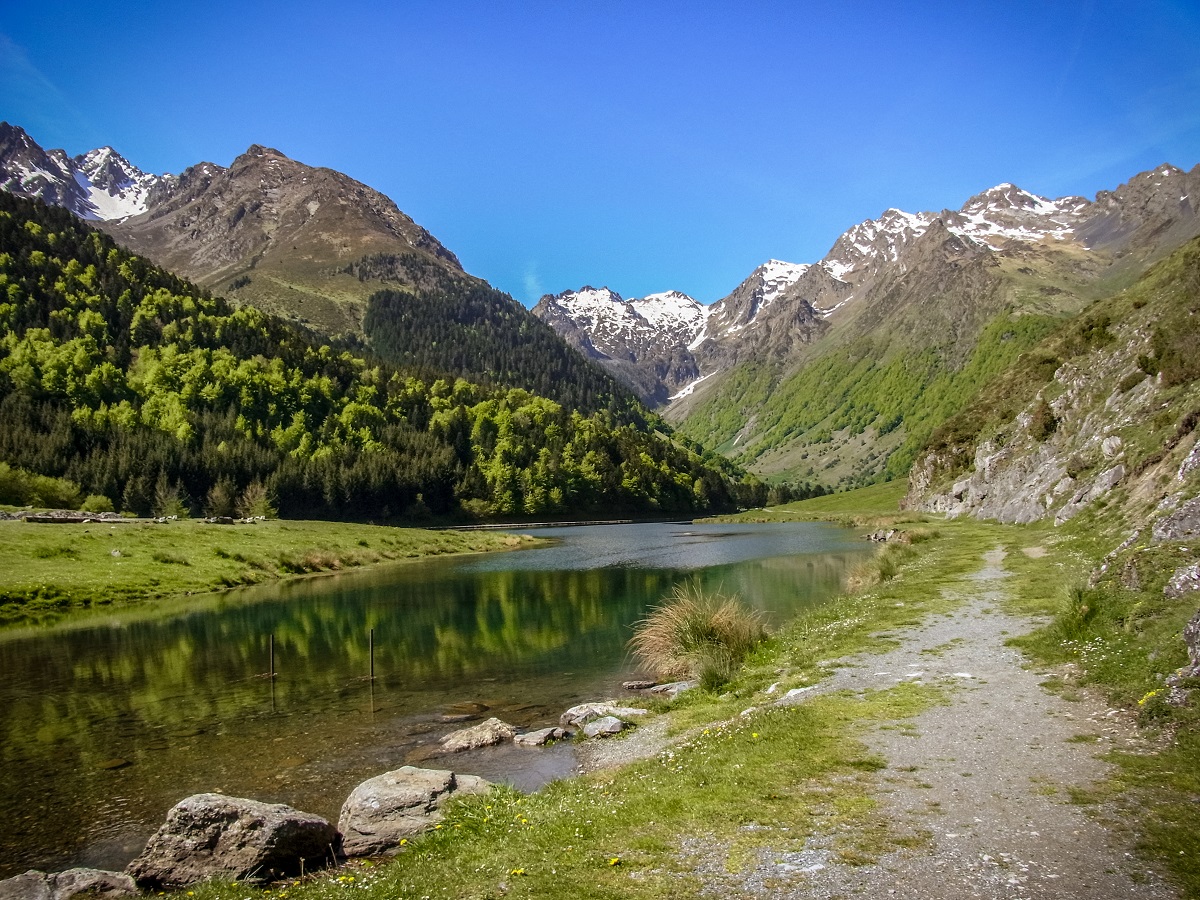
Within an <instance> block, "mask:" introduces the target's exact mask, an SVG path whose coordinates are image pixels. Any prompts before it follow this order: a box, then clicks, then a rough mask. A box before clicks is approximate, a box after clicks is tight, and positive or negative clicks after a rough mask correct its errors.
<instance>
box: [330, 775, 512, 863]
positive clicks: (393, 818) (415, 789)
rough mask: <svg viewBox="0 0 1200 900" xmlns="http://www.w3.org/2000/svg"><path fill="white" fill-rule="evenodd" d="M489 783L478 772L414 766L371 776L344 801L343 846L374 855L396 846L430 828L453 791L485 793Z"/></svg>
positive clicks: (345, 849) (354, 853) (358, 853)
mask: <svg viewBox="0 0 1200 900" xmlns="http://www.w3.org/2000/svg"><path fill="white" fill-rule="evenodd" d="M491 786H492V785H491V782H489V781H485V780H484V779H482V778H480V777H479V776H477V775H455V774H454V773H453V772H446V771H441V770H438V769H418V768H415V767H414V766H404V767H403V768H400V769H396V770H395V771H393V772H386V773H384V774H383V775H377V776H375V777H374V778H370V779H368V780H367V781H364V782H363V783H362V784H360V785H359V786H358V787H356V788H355V789H354V791H353V793H351V794H350V796H349V797H347V798H346V802H345V803H343V804H342V813H341V815H340V816H339V817H338V830H339V831H340V832H341V833H342V852H343V853H345V854H346V856H375V855H378V854H380V853H388V852H389V851H392V850H395V849H396V848H397V847H398V846H399V845H400V841H401V839H403V838H406V837H408V836H410V835H413V834H418V833H419V832H422V831H426V830H428V829H430V828H432V827H433V826H434V825H435V824H436V823H437V822H438V820H440V819H441V818H442V805H443V804H444V803H445V802H446V801H447V800H448V799H449V798H450V797H451V796H452V795H453V794H456V793H459V794H482V793H484V792H485V791H487V790H488V789H489V788H491Z"/></svg>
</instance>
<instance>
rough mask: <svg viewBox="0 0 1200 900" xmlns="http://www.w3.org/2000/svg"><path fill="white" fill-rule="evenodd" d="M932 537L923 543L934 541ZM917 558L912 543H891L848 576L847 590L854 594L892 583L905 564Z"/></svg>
mask: <svg viewBox="0 0 1200 900" xmlns="http://www.w3.org/2000/svg"><path fill="white" fill-rule="evenodd" d="M932 537H933V536H931V535H926V536H924V537H923V538H922V542H923V541H926V540H932ZM914 556H916V551H915V550H913V548H912V545H911V544H910V543H895V544H893V543H889V544H885V545H884V548H883V549H882V550H881V551H880V552H879V553H878V554H876V555H875V556H873V557H872V558H871V559H868V560H866V561H865V562H861V563H859V564H858V565H857V566H855V567H854V568H853V569H851V570H850V572H849V574H848V575H847V576H846V590H848V591H849V592H850V593H852V594H857V593H859V592H861V591H865V590H868V589H869V588H872V587H874V586H875V585H877V584H882V583H883V582H885V581H891V580H892V579H893V578H895V577H896V576H897V575H899V574H900V569H901V568H902V567H903V566H904V564H905V563H906V562H907V561H908V560H910V559H912V558H913V557H914Z"/></svg>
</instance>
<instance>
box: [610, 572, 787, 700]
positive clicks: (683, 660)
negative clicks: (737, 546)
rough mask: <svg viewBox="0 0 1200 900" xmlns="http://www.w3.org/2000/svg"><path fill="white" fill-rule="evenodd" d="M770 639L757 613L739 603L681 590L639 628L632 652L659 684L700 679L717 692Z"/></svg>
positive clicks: (690, 586)
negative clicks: (660, 680) (678, 679)
mask: <svg viewBox="0 0 1200 900" xmlns="http://www.w3.org/2000/svg"><path fill="white" fill-rule="evenodd" d="M765 637H766V629H765V628H764V626H763V623H762V619H761V617H760V616H759V614H758V613H757V612H755V611H754V610H751V609H748V608H747V607H746V606H745V605H744V604H743V603H742V602H741V601H740V600H738V599H737V598H736V597H726V596H724V595H722V594H716V593H712V594H706V593H705V592H704V590H703V588H701V587H700V586H699V585H698V584H694V583H693V584H685V585H677V586H676V587H675V589H674V590H673V591H672V593H671V596H670V597H669V598H668V599H667V600H666V601H665V602H664V603H663V604H662V605H661V606H659V607H657V608H656V609H654V610H653V611H652V612H651V613H650V615H648V616H647V617H646V618H645V619H643V620H642V621H641V622H639V623H638V624H637V625H636V627H635V631H634V635H633V638H632V639H631V640H630V641H629V647H630V649H631V650H632V651H633V654H634V656H636V657H637V658H638V659H639V660H641V662H642V663H643V664H645V665H646V667H647V668H649V669H650V670H652V671H653V672H654V673H655V674H656V675H657V676H659V677H660V678H689V677H690V678H698V679H700V683H701V685H702V686H703V687H705V688H706V689H708V690H715V689H716V688H719V687H720V686H721V685H723V684H725V683H726V682H728V681H729V680H730V679H731V678H732V677H733V675H734V673H735V672H736V671H737V670H738V668H739V667H740V666H741V664H742V662H743V660H745V658H746V656H747V655H748V654H749V653H750V652H751V651H752V650H754V648H755V647H756V646H757V645H758V644H759V642H760V641H762V640H763V639H764V638H765Z"/></svg>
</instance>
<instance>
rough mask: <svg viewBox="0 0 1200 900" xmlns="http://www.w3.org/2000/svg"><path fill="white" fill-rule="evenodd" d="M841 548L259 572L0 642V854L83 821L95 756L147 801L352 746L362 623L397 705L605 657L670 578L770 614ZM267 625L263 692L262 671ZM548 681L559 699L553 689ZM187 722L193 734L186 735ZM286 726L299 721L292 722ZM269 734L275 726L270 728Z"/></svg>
mask: <svg viewBox="0 0 1200 900" xmlns="http://www.w3.org/2000/svg"><path fill="white" fill-rule="evenodd" d="M854 558H856V557H854V556H846V557H840V556H818V557H812V558H808V559H806V558H803V557H800V558H791V559H768V560H761V561H757V562H753V563H741V564H738V565H734V566H726V567H716V568H713V569H708V570H703V571H702V572H699V573H696V574H695V575H693V576H688V575H686V574H685V573H679V572H672V571H664V570H657V569H634V568H629V569H597V570H590V571H539V570H528V571H526V570H517V571H497V572H490V571H483V572H472V573H462V572H459V571H456V570H455V569H454V568H453V567H451V566H442V567H438V566H429V567H414V568H413V570H412V571H411V572H410V573H406V574H404V575H402V576H401V577H397V576H396V573H394V572H393V573H381V574H380V575H379V576H378V577H366V578H354V579H350V580H346V581H338V580H333V579H326V580H319V581H310V582H300V583H291V584H284V585H276V586H272V588H273V589H272V590H269V591H266V592H261V591H260V597H259V599H257V600H255V599H253V598H250V599H249V600H246V601H244V602H233V601H230V602H227V603H221V604H216V605H212V606H209V607H207V608H204V609H201V610H198V611H195V612H192V613H189V614H185V615H182V616H178V617H174V618H170V619H155V618H152V617H150V618H145V619H141V620H138V619H134V620H130V621H128V622H126V623H125V624H119V623H117V621H116V620H115V619H114V620H113V623H112V624H109V625H105V624H98V625H96V626H95V627H92V628H87V629H80V628H71V629H62V630H59V631H55V630H50V631H48V632H45V633H43V634H39V635H36V636H33V637H29V638H22V639H19V640H9V641H5V642H3V643H0V671H3V672H4V673H5V677H4V679H2V680H0V739H2V744H0V797H2V798H3V800H2V805H0V809H2V810H3V811H4V812H5V813H6V814H7V815H6V818H7V819H8V820H9V821H14V820H15V821H18V822H20V825H19V826H18V827H17V828H15V829H13V830H10V831H9V832H8V833H7V834H6V836H5V837H4V838H0V850H2V852H3V855H4V856H5V857H6V858H7V860H8V864H11V865H14V866H17V867H18V869H19V868H20V867H22V866H25V867H27V865H32V864H38V863H43V864H44V861H43V860H38V859H34V858H31V857H30V856H29V849H28V847H29V846H34V847H37V846H42V847H45V846H47V844H53V843H54V842H55V841H56V840H62V838H63V836H64V835H70V834H73V833H74V832H78V831H80V830H81V829H87V828H88V827H89V825H90V824H91V823H93V822H100V821H102V820H103V819H104V816H105V815H107V813H106V812H105V811H104V809H103V807H104V805H105V803H106V802H107V800H108V796H109V794H110V793H111V792H112V791H113V789H114V787H113V785H114V784H115V783H117V782H115V781H114V780H113V779H109V778H107V777H99V776H98V775H97V773H98V772H103V773H104V774H105V776H107V774H108V773H107V772H106V771H105V770H104V769H103V768H102V767H103V765H104V764H105V761H106V760H110V759H111V758H112V757H114V756H122V757H126V758H128V759H130V760H131V761H134V762H136V765H135V766H134V767H133V768H132V769H129V770H125V771H123V772H122V774H121V776H120V781H119V783H120V784H121V785H122V787H121V788H120V790H121V791H123V792H124V793H125V794H126V795H127V796H131V797H134V796H136V797H138V798H140V799H139V802H141V803H142V804H143V805H148V806H149V808H156V806H155V804H158V803H159V802H160V800H161V799H162V798H163V797H171V798H173V799H178V796H182V793H183V792H184V790H185V788H183V787H181V784H188V783H191V782H192V781H195V782H196V789H198V790H201V789H202V790H207V789H210V788H211V787H212V785H213V783H214V780H213V779H214V778H216V777H218V776H210V775H208V774H204V773H211V772H218V771H219V772H225V771H226V770H227V769H232V770H234V771H237V770H239V769H240V770H242V771H241V772H240V773H239V774H238V777H240V778H241V782H240V783H243V784H245V785H247V787H246V790H254V789H255V788H254V786H253V782H252V781H251V780H250V779H251V776H253V772H251V771H249V768H248V766H247V762H248V761H249V760H253V763H254V765H253V769H254V772H262V771H270V770H271V766H272V764H273V763H275V762H277V761H278V760H279V759H282V758H284V757H285V756H287V755H289V754H290V755H295V754H296V752H297V750H296V747H297V746H298V745H302V744H303V743H304V742H305V741H309V742H311V741H314V740H316V741H319V742H321V743H322V744H323V745H324V746H323V748H322V752H325V753H335V754H336V753H338V752H340V751H339V750H338V749H337V748H339V747H341V748H346V747H349V746H352V745H353V744H354V743H355V742H357V741H358V740H359V737H358V735H359V733H360V732H358V731H355V730H354V729H361V728H362V727H363V726H362V725H361V724H357V723H355V722H352V721H349V720H348V719H347V715H346V710H345V708H344V707H345V706H346V704H347V702H348V698H349V699H350V700H353V699H354V698H356V697H357V696H359V695H360V694H361V693H362V691H363V690H364V688H363V682H362V679H363V677H364V676H366V675H367V673H368V672H369V670H370V655H369V644H368V637H367V635H368V633H369V631H370V630H371V629H374V632H375V671H376V674H377V676H378V679H377V682H376V684H377V691H379V692H382V695H383V697H384V698H390V699H388V700H387V702H390V703H391V707H390V708H391V709H392V710H393V711H398V712H399V713H403V714H407V713H411V712H413V711H414V710H413V709H406V708H405V707H404V704H405V703H416V702H420V703H424V704H426V705H428V703H429V702H431V701H430V698H432V697H435V696H438V695H439V694H441V693H449V692H451V691H458V692H461V691H462V689H463V685H464V684H466V685H469V684H471V683H478V682H481V681H482V680H483V679H487V678H496V677H501V678H502V679H504V680H506V681H507V682H508V684H509V687H508V688H506V690H510V691H512V690H520V685H521V684H522V679H525V680H526V682H525V683H527V684H532V683H533V682H532V681H530V679H537V678H543V679H554V678H555V677H557V676H559V675H561V673H563V672H564V671H568V670H569V671H573V672H575V673H577V674H578V673H581V672H584V673H586V672H589V671H594V672H609V671H612V670H614V669H616V668H618V667H619V665H620V661H621V660H622V659H623V658H624V645H625V642H626V640H627V639H628V637H629V635H630V626H631V625H632V623H633V622H635V621H636V620H637V619H639V618H640V617H641V616H642V615H643V614H644V613H645V611H646V609H647V608H648V607H649V606H651V605H652V604H653V603H655V602H656V601H657V600H658V599H659V598H661V597H663V596H664V595H665V594H667V593H668V592H669V590H670V589H671V587H672V585H673V584H674V583H676V582H677V581H678V580H680V579H682V578H684V577H696V578H699V579H700V580H701V581H702V582H704V583H705V584H706V585H712V586H719V587H722V588H723V589H724V590H726V591H728V592H738V593H740V594H741V595H742V596H743V598H744V599H745V600H746V601H747V602H749V603H751V604H753V605H755V606H758V607H760V608H763V609H765V610H767V611H768V612H769V613H774V614H775V618H781V617H782V616H783V615H784V614H786V613H787V611H789V610H792V609H794V608H796V607H797V606H800V605H803V603H804V602H805V598H809V597H814V596H828V594H829V593H831V592H833V591H835V590H836V589H837V585H838V583H839V581H840V579H841V577H842V573H843V572H844V571H845V569H846V566H847V560H852V559H854ZM271 635H274V642H275V657H276V668H277V671H278V677H277V679H276V680H275V682H274V685H273V688H272V685H271V682H270V680H269V679H265V678H262V677H261V676H262V675H263V674H264V673H265V672H266V671H267V669H268V665H269V662H268V642H269V640H270V636H271ZM561 687H562V692H563V694H564V696H565V693H566V691H568V690H569V685H566V684H565V683H564V684H563V685H562V686H561ZM538 692H539V694H541V695H548V693H549V692H548V691H547V690H546V689H544V688H539V689H538ZM414 697H416V698H417V699H413V698H414ZM272 701H273V702H272ZM432 702H436V701H432ZM198 727H200V728H207V729H208V733H206V734H199V735H198V734H196V730H197V728H198ZM301 731H304V732H305V733H306V734H307V735H311V736H306V737H303V738H300V737H296V735H298V734H299V732H301ZM343 732H345V733H343ZM280 736H285V737H286V738H287V739H286V740H285V741H284V742H283V743H276V741H277V739H278V738H279V737H280ZM181 773H182V774H181ZM187 773H195V774H192V775H190V776H189V775H188V774H187ZM219 777H221V778H222V779H223V780H229V781H233V782H234V783H239V782H237V780H236V779H235V778H234V777H233V776H229V777H228V779H227V778H226V776H225V775H221V776H219ZM254 777H258V776H254ZM176 795H178V796H176ZM173 799H172V800H171V801H169V802H173ZM155 815H157V813H155ZM8 864H6V865H5V868H8V867H9V865H8ZM14 871H16V870H15V869H14ZM0 874H2V872H0Z"/></svg>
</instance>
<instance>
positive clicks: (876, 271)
mask: <svg viewBox="0 0 1200 900" xmlns="http://www.w3.org/2000/svg"><path fill="white" fill-rule="evenodd" d="M1198 188H1200V166H1198V167H1197V168H1194V169H1193V170H1192V171H1191V172H1183V171H1182V170H1180V169H1177V168H1175V167H1174V166H1169V165H1164V166H1160V167H1159V168H1157V169H1155V170H1153V171H1151V172H1145V173H1142V174H1141V175H1139V176H1137V177H1136V178H1134V179H1133V180H1131V181H1130V182H1129V183H1128V184H1126V185H1122V186H1121V187H1120V188H1118V189H1117V190H1116V191H1113V192H1109V191H1105V192H1102V193H1101V194H1100V195H1099V196H1098V197H1097V198H1096V200H1095V201H1088V200H1086V199H1084V198H1083V197H1063V198H1060V199H1058V200H1048V199H1046V198H1044V197H1038V196H1036V195H1034V194H1031V193H1029V192H1028V191H1024V190H1022V189H1020V188H1018V187H1016V186H1015V185H1012V184H1000V185H997V186H996V187H994V188H991V189H990V190H987V191H984V192H982V193H980V194H976V195H975V196H974V197H972V198H971V199H969V200H968V201H967V202H966V203H965V204H963V206H962V208H961V209H958V210H943V211H942V212H941V213H932V212H920V213H907V212H903V211H902V210H898V209H889V210H886V211H885V212H884V213H883V214H882V215H881V216H880V217H879V218H878V219H871V220H868V221H866V222H862V223H860V224H858V225H855V226H854V227H853V228H851V229H850V230H848V231H847V232H846V233H845V234H843V235H841V236H840V237H839V238H838V239H837V241H835V242H834V245H833V247H832V248H831V249H830V251H829V253H828V254H826V256H825V258H824V259H822V260H821V261H820V262H817V263H815V264H811V265H809V264H796V263H788V262H782V261H780V260H774V259H773V260H769V261H767V262H766V263H764V264H763V265H761V266H759V267H758V268H757V269H756V270H755V271H754V272H752V273H751V274H750V275H749V276H748V277H747V278H746V280H745V281H743V282H742V283H741V284H740V285H738V287H737V288H735V289H734V291H733V292H732V293H730V294H729V295H728V296H727V297H725V298H723V299H722V300H719V301H717V302H716V303H714V304H712V305H711V306H704V305H702V304H700V303H698V302H697V301H695V300H693V299H692V298H691V297H688V296H687V295H686V294H682V293H680V292H678V291H668V292H665V293H660V294H651V295H649V296H647V297H645V298H634V299H630V300H627V301H623V300H622V298H621V297H620V296H619V295H618V294H616V293H615V292H613V291H611V290H609V289H608V288H601V289H598V290H597V289H595V288H592V287H585V288H582V289H581V290H578V291H564V292H563V293H561V294H557V295H546V296H544V297H542V299H541V300H540V301H539V302H538V304H537V305H536V306H535V307H534V313H535V314H536V315H538V316H540V317H541V318H542V319H543V320H545V321H546V322H549V323H550V324H551V325H553V326H554V328H555V329H556V330H557V331H558V332H559V333H560V334H562V335H563V336H564V337H566V338H567V339H568V340H569V341H571V342H572V343H573V344H575V345H576V346H578V347H580V348H581V349H583V350H584V352H586V353H588V354H589V355H591V356H592V357H593V358H595V359H597V360H599V361H601V362H602V363H603V364H605V365H606V366H607V367H608V368H609V369H610V370H611V371H612V372H613V373H614V374H616V375H617V376H618V377H620V378H621V379H622V380H624V381H625V382H626V383H627V384H629V385H630V387H632V388H633V389H634V390H636V391H638V393H639V394H640V395H641V396H642V397H643V399H645V400H647V401H649V402H651V403H653V404H655V405H659V406H663V405H667V404H669V403H670V402H672V401H678V400H682V399H683V398H685V397H690V396H691V395H692V394H693V392H694V390H695V389H697V388H699V386H700V383H701V382H702V381H708V380H709V379H712V378H713V377H714V376H716V375H718V374H719V373H720V372H722V371H724V370H727V369H728V368H730V367H731V365H732V364H734V363H736V362H737V360H739V359H741V358H744V357H746V355H747V353H749V352H755V353H757V352H760V351H766V352H768V353H770V354H772V355H775V356H779V355H781V354H783V355H787V354H788V353H789V352H790V351H791V350H792V349H793V348H795V347H796V346H797V345H800V346H801V347H803V346H804V345H807V344H810V343H811V342H812V341H813V339H814V338H817V337H819V336H821V335H822V334H824V333H825V332H826V331H827V330H828V327H829V326H830V325H832V324H834V323H836V322H838V321H840V320H842V319H845V318H848V317H850V316H851V315H852V314H853V312H855V310H854V306H855V305H856V304H857V305H868V304H869V303H870V299H869V298H870V297H872V291H873V289H874V288H876V287H877V286H879V285H881V284H886V285H888V286H889V287H890V286H892V284H893V283H894V282H895V281H896V280H897V278H898V276H901V275H909V276H910V278H912V277H919V275H912V274H911V273H912V270H913V268H914V267H915V266H916V265H917V264H918V263H919V262H920V260H919V256H920V250H919V249H918V250H915V251H914V247H915V245H917V244H918V242H920V243H923V244H926V245H928V244H930V243H933V242H935V241H942V242H944V241H946V240H951V241H953V240H954V239H955V238H957V239H958V241H959V246H960V247H961V249H962V251H964V252H967V253H970V252H972V251H974V252H981V253H990V254H994V255H996V256H998V257H1000V256H1007V257H1011V256H1013V255H1014V254H1019V253H1022V252H1031V251H1034V250H1035V249H1036V248H1039V247H1042V248H1045V249H1047V250H1052V251H1057V252H1059V253H1071V252H1075V253H1082V254H1085V255H1088V256H1092V257H1095V264H1096V268H1097V270H1099V269H1101V268H1108V267H1111V266H1112V265H1113V264H1114V263H1115V262H1117V261H1119V260H1121V259H1122V258H1123V257H1125V256H1128V255H1130V254H1132V255H1133V256H1134V257H1135V258H1136V259H1137V260H1141V261H1144V259H1145V258H1146V257H1147V256H1158V255H1162V253H1164V252H1166V251H1169V250H1171V249H1173V248H1174V247H1177V246H1179V245H1180V244H1181V243H1183V242H1184V241H1185V240H1187V239H1188V238H1189V237H1191V236H1192V235H1193V234H1195V233H1196V230H1197V228H1196V214H1195V204H1194V203H1193V201H1192V196H1193V195H1195V194H1196V191H1197V189H1198ZM927 235H928V237H927ZM922 239H924V240H922ZM1097 274H1098V273H1097ZM876 293H877V292H876ZM777 300H779V301H780V302H779V303H778V304H776V302H775V301H777ZM864 300H865V301H866V302H860V301H864ZM712 386H713V385H712V384H709V385H708V387H710V388H711V387H712Z"/></svg>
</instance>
